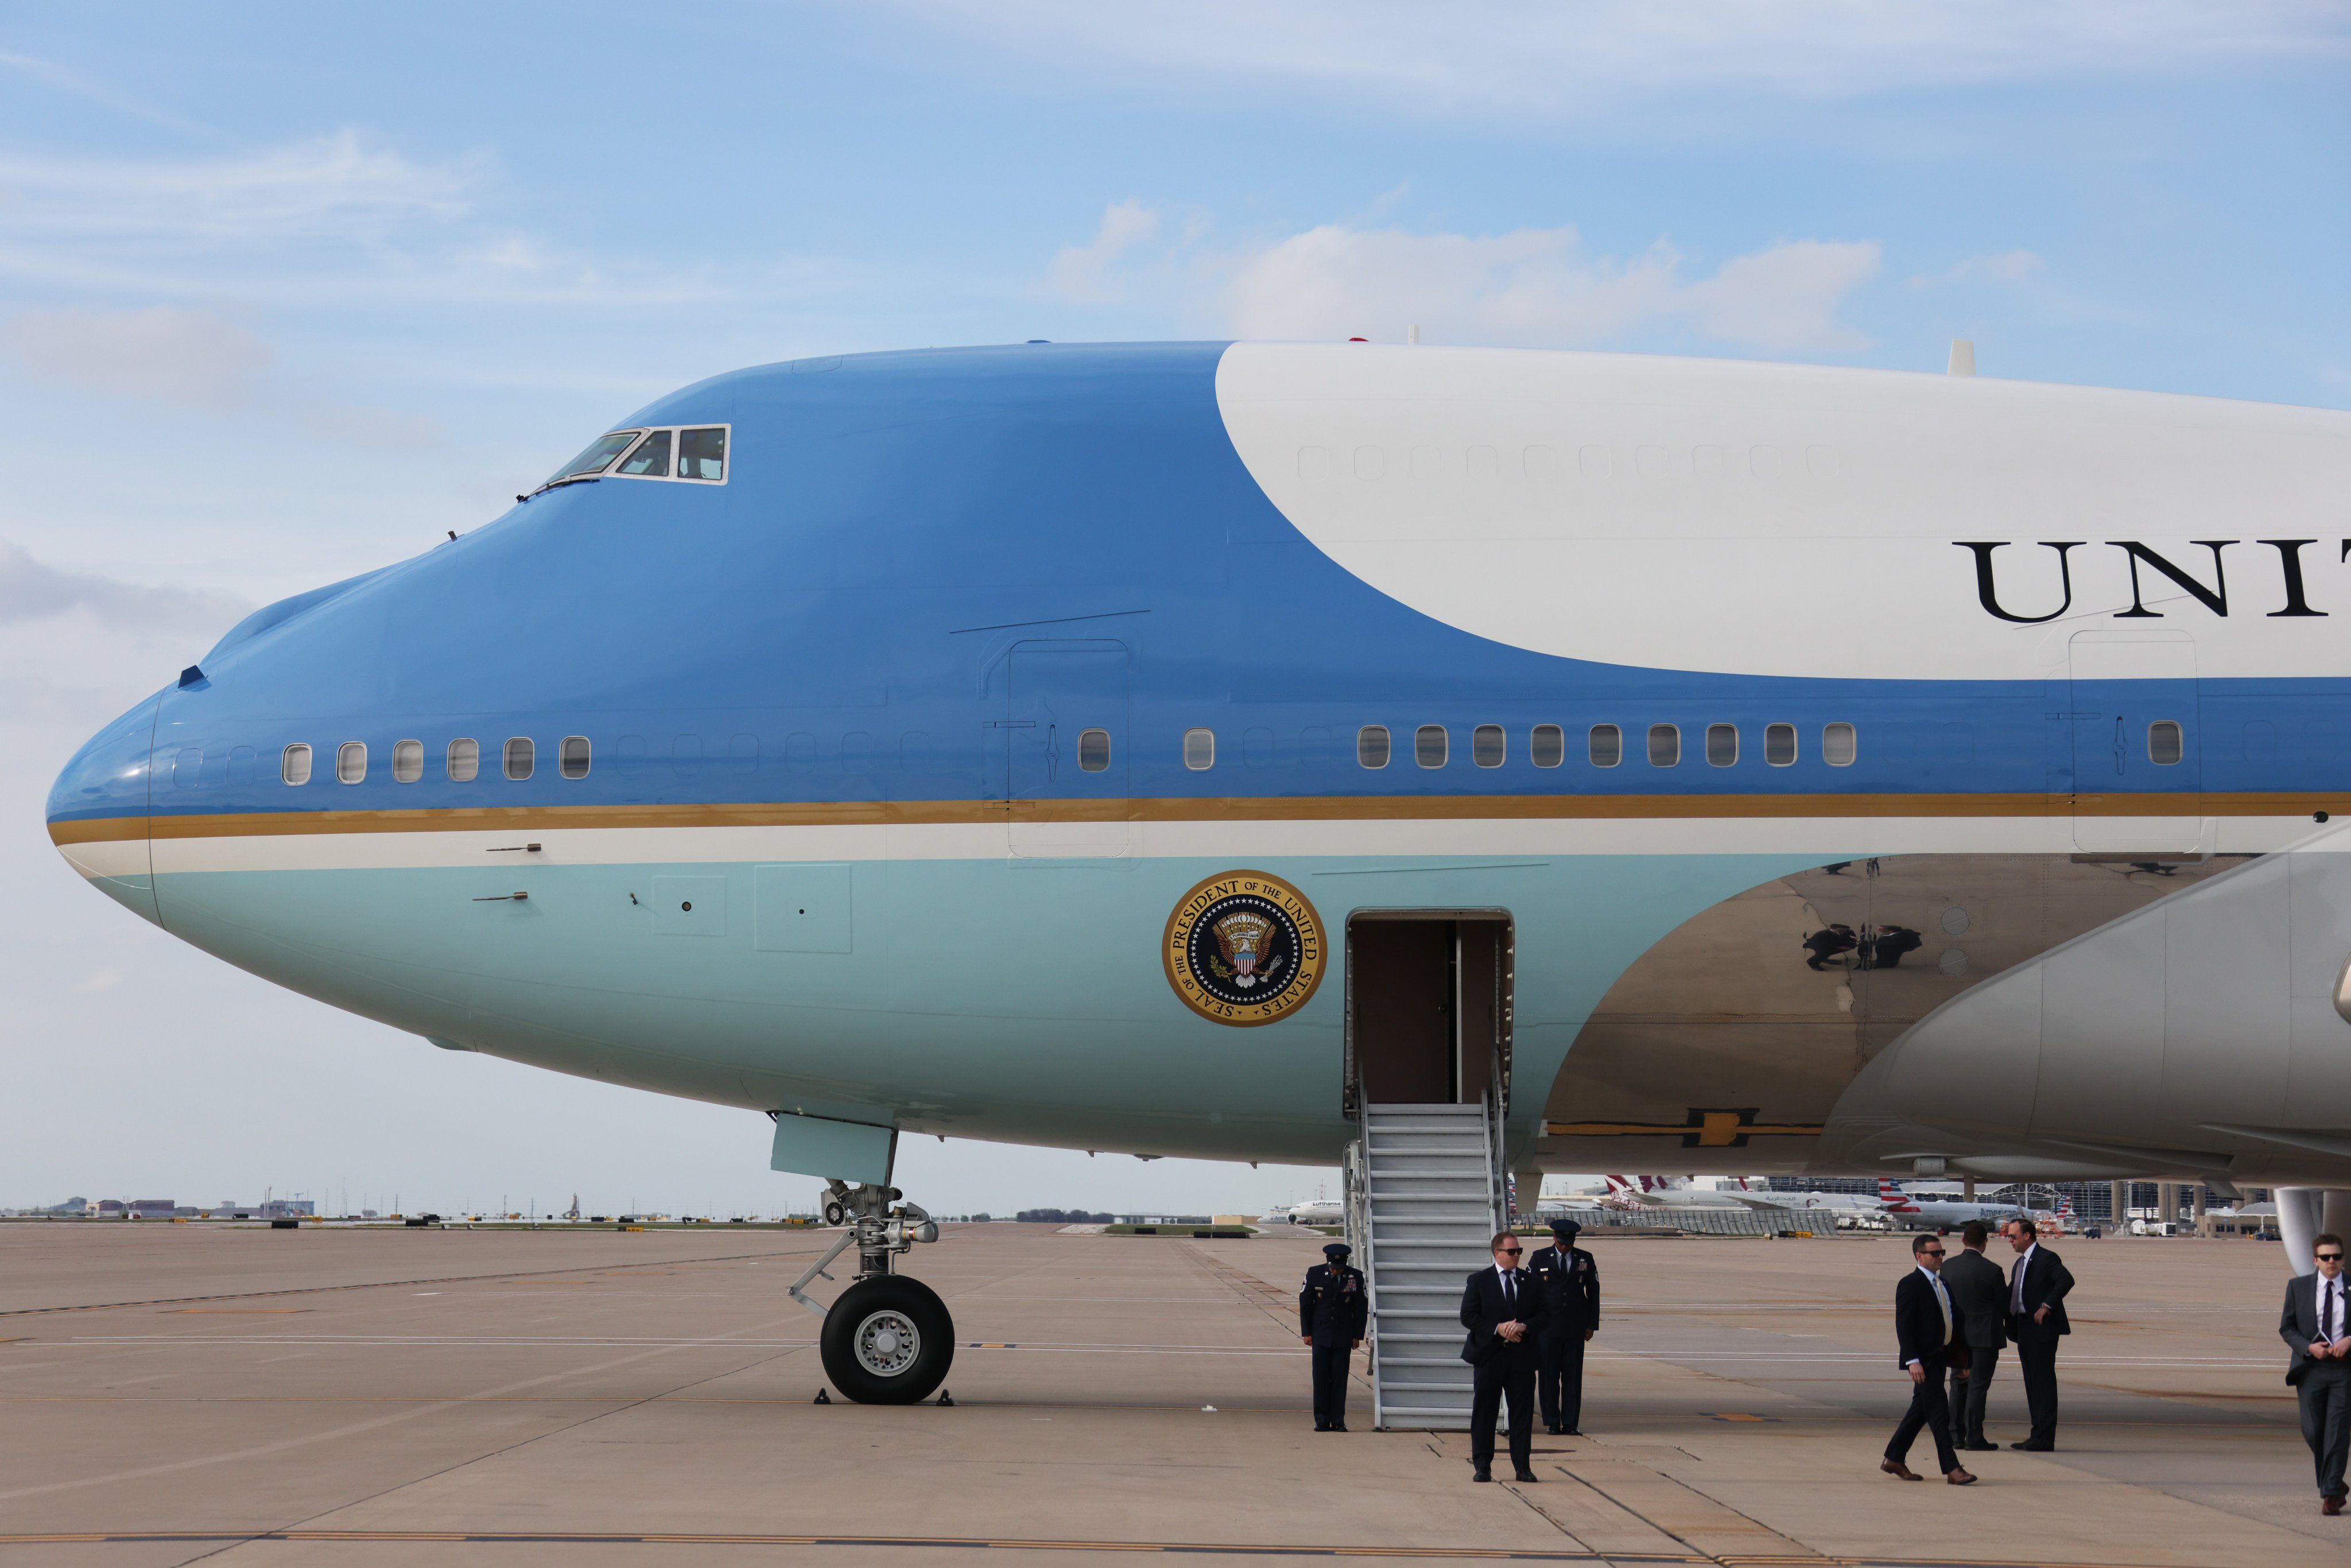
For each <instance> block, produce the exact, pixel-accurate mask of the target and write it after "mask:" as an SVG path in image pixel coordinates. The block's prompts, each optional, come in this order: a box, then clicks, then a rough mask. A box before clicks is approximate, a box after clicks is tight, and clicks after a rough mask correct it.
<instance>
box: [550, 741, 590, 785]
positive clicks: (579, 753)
mask: <svg viewBox="0 0 2351 1568" xmlns="http://www.w3.org/2000/svg"><path fill="white" fill-rule="evenodd" d="M588 758H589V747H588V737H586V736H584V735H567V736H565V737H563V749H562V750H561V751H559V752H558V753H557V754H556V758H555V770H556V771H557V772H558V773H560V774H562V775H563V776H564V777H565V778H566V779H585V778H587V777H588Z"/></svg>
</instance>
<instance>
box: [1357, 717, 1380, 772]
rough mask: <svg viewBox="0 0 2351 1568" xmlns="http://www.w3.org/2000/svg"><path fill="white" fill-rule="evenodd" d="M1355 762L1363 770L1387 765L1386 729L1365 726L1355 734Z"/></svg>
mask: <svg viewBox="0 0 2351 1568" xmlns="http://www.w3.org/2000/svg"><path fill="white" fill-rule="evenodd" d="M1355 760H1356V761H1357V762H1358V763H1360V764H1362V765H1363V766H1364V767H1365V768H1385V767H1386V766H1387V765H1388V727H1387V726H1386V725H1384V724H1367V725H1365V726H1364V727H1363V728H1361V729H1359V730H1357V731H1356V732H1355Z"/></svg>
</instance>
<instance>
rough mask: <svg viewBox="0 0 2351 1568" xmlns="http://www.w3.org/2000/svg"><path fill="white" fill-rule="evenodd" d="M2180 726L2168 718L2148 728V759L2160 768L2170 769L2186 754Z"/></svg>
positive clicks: (2159, 720)
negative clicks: (2181, 739) (2180, 734)
mask: <svg viewBox="0 0 2351 1568" xmlns="http://www.w3.org/2000/svg"><path fill="white" fill-rule="evenodd" d="M2185 750H2186V747H2184V746H2183V745H2182V744H2181V741H2180V736H2179V725H2178V724H2176V723H2174V722H2173V721H2172V720H2170V719H2168V718H2159V719H2157V720H2156V721H2155V722H2154V723H2153V724H2151V725H2148V726H2147V760H2148V761H2149V762H2152V763H2154V764H2155V765H2156V766H2157V767H2158V768H2168V767H2170V766H2171V765H2172V764H2173V763H2175V762H2178V761H2179V758H2180V757H2181V756H2182V754H2183V753H2184V752H2185Z"/></svg>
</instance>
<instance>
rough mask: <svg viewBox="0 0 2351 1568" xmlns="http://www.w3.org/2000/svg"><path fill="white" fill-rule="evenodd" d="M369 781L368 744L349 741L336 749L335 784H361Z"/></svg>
mask: <svg viewBox="0 0 2351 1568" xmlns="http://www.w3.org/2000/svg"><path fill="white" fill-rule="evenodd" d="M366 779H367V742H365V741H363V740H347V741H345V742H343V743H342V745H340V746H339V747H335V782H336V783H338V784H359V783H363V782H364V781H365V780H366Z"/></svg>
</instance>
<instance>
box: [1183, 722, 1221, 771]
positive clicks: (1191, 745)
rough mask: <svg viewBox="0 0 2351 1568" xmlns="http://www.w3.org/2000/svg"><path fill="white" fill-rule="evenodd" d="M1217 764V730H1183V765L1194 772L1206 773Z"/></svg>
mask: <svg viewBox="0 0 2351 1568" xmlns="http://www.w3.org/2000/svg"><path fill="white" fill-rule="evenodd" d="M1216 765H1217V732H1216V731H1215V730H1213V729H1187V730H1186V731H1185V732H1184V766H1185V767H1186V768H1190V769H1191V770H1192V771H1193V772H1195V773H1206V772H1207V770H1208V769H1209V768H1214V767H1215V766H1216Z"/></svg>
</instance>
